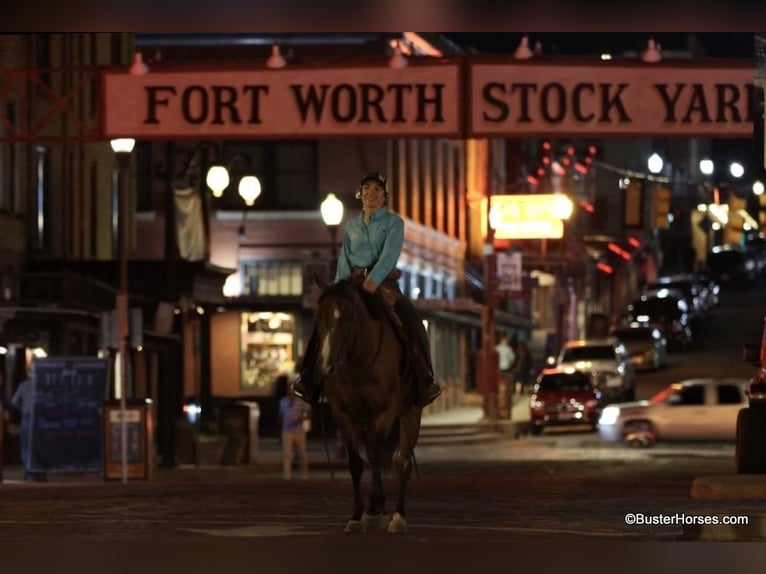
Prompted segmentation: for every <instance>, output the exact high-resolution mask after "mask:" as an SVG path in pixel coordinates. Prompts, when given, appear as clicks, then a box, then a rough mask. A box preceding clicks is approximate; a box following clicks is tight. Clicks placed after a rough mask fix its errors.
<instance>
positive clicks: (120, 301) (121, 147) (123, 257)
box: [109, 138, 136, 482]
mask: <svg viewBox="0 0 766 574" xmlns="http://www.w3.org/2000/svg"><path fill="white" fill-rule="evenodd" d="M109 143H110V145H111V146H112V151H113V152H114V154H115V156H116V157H117V166H118V170H119V171H118V174H117V175H118V177H117V186H118V190H117V191H118V195H119V228H118V239H117V242H118V259H119V268H120V280H119V289H118V291H117V298H116V301H115V307H116V309H117V331H118V333H119V336H118V341H119V342H118V350H117V356H118V359H119V366H120V369H119V374H120V387H119V388H120V447H121V454H120V457H121V462H122V482H128V466H127V462H128V441H127V428H126V424H125V423H126V421H125V419H126V413H125V411H126V407H127V404H126V400H127V398H126V395H127V391H128V389H127V386H128V336H129V330H130V323H129V321H128V206H129V204H128V185H127V178H128V169H129V168H130V154H131V152H132V151H133V147H134V146H135V145H136V140H134V139H132V138H118V139H113V140H111V141H110V142H109Z"/></svg>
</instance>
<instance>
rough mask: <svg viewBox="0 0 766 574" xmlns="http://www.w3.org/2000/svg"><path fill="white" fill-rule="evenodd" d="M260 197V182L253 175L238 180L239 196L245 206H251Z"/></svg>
mask: <svg viewBox="0 0 766 574" xmlns="http://www.w3.org/2000/svg"><path fill="white" fill-rule="evenodd" d="M260 195H261V180H259V179H258V178H257V177H255V176H254V175H246V176H244V177H243V178H242V179H240V180H239V196H240V197H241V198H242V199H243V200H244V201H245V204H246V205H253V204H254V203H255V200H256V199H258V196H260Z"/></svg>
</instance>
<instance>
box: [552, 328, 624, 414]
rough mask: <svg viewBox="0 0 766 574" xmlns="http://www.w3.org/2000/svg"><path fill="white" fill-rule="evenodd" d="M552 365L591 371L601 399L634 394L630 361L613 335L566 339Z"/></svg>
mask: <svg viewBox="0 0 766 574" xmlns="http://www.w3.org/2000/svg"><path fill="white" fill-rule="evenodd" d="M556 366H557V367H560V368H571V369H577V370H579V371H590V372H592V373H593V374H594V376H595V380H596V386H597V387H598V389H599V391H600V392H601V396H602V398H604V399H605V400H623V401H632V400H634V398H635V396H636V391H635V372H634V369H633V365H631V364H630V362H629V361H628V357H627V353H626V352H625V346H624V345H623V344H622V343H620V342H619V341H618V340H617V339H616V338H614V337H608V338H604V339H580V340H577V341H569V342H568V343H566V344H565V345H564V348H563V349H561V353H560V354H559V357H558V360H557V362H556Z"/></svg>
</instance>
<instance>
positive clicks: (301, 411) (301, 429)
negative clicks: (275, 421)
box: [279, 386, 311, 480]
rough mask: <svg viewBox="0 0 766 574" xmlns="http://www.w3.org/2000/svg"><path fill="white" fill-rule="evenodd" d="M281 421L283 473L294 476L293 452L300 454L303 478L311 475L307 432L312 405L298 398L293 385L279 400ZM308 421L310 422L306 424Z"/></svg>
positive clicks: (299, 459)
mask: <svg viewBox="0 0 766 574" xmlns="http://www.w3.org/2000/svg"><path fill="white" fill-rule="evenodd" d="M279 421H280V428H281V429H282V475H283V477H284V478H285V480H290V478H292V464H293V454H296V453H297V455H298V461H299V463H300V468H301V478H304V479H306V478H308V477H309V456H308V448H307V444H306V442H307V441H306V434H307V432H308V430H309V428H310V427H309V424H310V421H311V407H310V406H309V405H308V404H306V403H305V402H304V401H301V400H298V397H296V396H295V392H294V391H293V389H292V387H291V386H289V390H288V392H287V395H286V396H284V397H282V398H281V399H280V401H279ZM307 421H308V422H309V424H306V423H307Z"/></svg>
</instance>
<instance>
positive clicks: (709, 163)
mask: <svg viewBox="0 0 766 574" xmlns="http://www.w3.org/2000/svg"><path fill="white" fill-rule="evenodd" d="M714 170H715V164H714V163H713V160H712V159H708V158H705V159H701V160H700V172H701V173H702V175H713V171H714Z"/></svg>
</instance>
